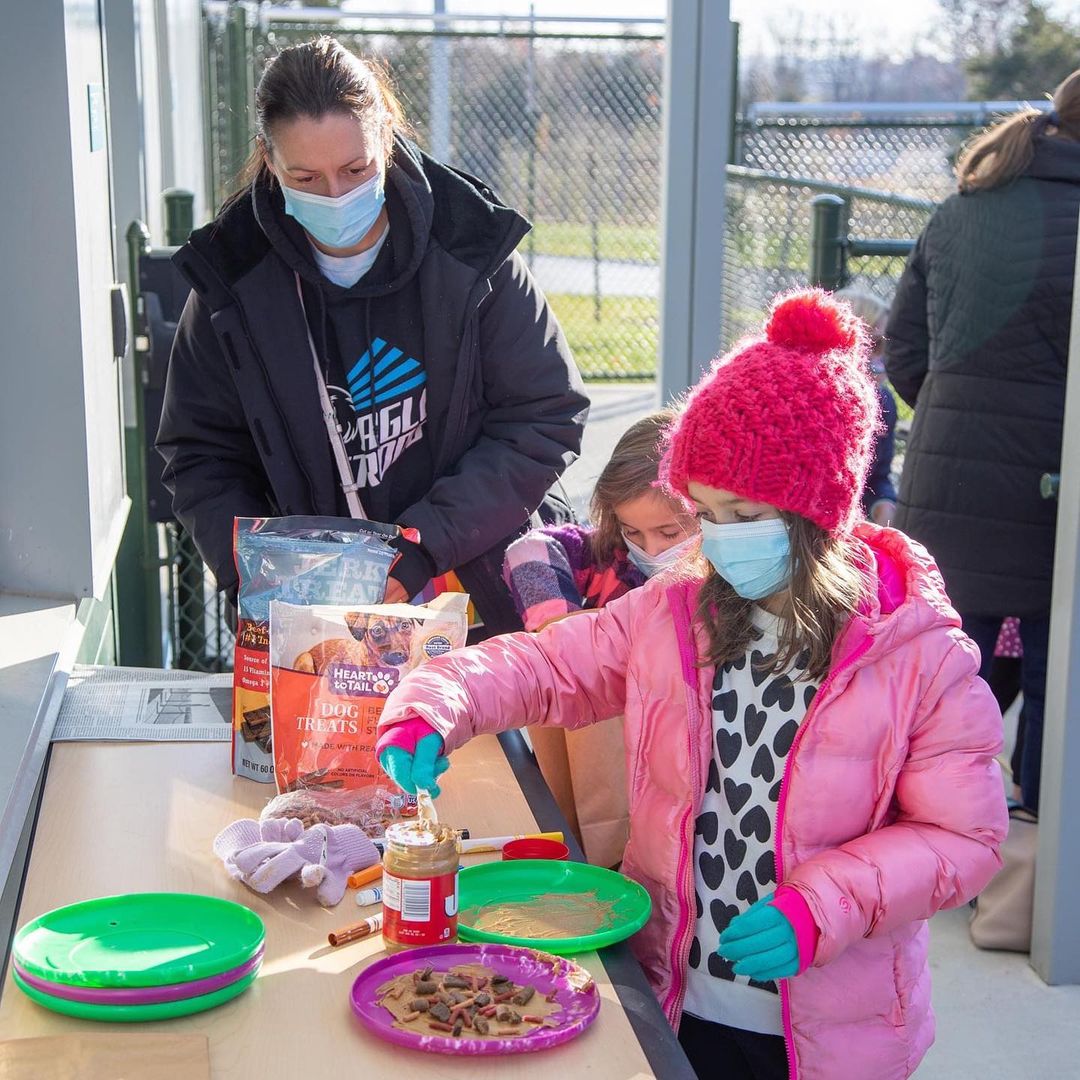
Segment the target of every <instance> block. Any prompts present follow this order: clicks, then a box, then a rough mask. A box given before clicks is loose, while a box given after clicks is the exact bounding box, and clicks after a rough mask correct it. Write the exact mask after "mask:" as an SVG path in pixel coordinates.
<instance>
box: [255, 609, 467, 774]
mask: <svg viewBox="0 0 1080 1080" xmlns="http://www.w3.org/2000/svg"><path fill="white" fill-rule="evenodd" d="M468 603H469V598H468V596H467V595H465V594H463V593H443V594H441V595H440V596H437V597H436V598H435V599H434V600H432V601H431V602H430V603H428V604H422V605H409V604H381V605H373V606H369V607H359V606H349V607H346V606H327V605H314V606H311V607H301V606H298V605H295V604H288V603H284V602H283V601H278V600H275V601H273V602H272V603H271V604H270V668H271V685H270V708H271V718H272V725H273V744H272V745H273V749H274V766H275V768H274V776H275V779H276V780H277V787H278V791H282V792H285V791H295V790H297V789H298V788H321V789H328V788H329V789H346V790H354V789H357V788H363V787H368V786H374V785H377V784H379V783H384V782H385V777H384V775H383V773H382V770H381V769H380V768H379V763H378V761H377V760H376V758H375V728H376V725H377V724H378V722H379V716H380V715H381V714H382V710H383V705H384V704H385V703H386V699H387V697H388V696H389V695H390V692H391V691H392V690H393V689H394V687H396V686H397V684H398V683H399V682H400V681H401V678H402V677H403V676H404V675H405V674H406V673H407V672H409V671H412V669H413V668H415V667H417V666H418V665H420V664H422V663H425V662H426V661H427V660H430V659H432V658H433V657H436V656H442V655H443V654H444V653H447V652H449V651H450V650H451V649H457V648H460V647H461V646H462V645H464V644H465V636H466V633H467V631H468V627H467V611H468Z"/></svg>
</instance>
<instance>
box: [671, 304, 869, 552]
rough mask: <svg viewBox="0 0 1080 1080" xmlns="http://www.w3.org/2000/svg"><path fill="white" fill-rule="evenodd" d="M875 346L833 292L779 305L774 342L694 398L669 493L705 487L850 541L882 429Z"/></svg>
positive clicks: (743, 352) (773, 319)
mask: <svg viewBox="0 0 1080 1080" xmlns="http://www.w3.org/2000/svg"><path fill="white" fill-rule="evenodd" d="M868 346H869V337H868V334H867V331H866V327H865V326H864V324H863V323H862V321H861V320H859V319H858V318H856V317H855V315H854V313H853V312H852V310H851V308H850V307H848V305H847V304H845V303H843V302H842V301H838V300H835V299H833V297H832V296H830V295H829V294H828V293H826V292H824V291H823V290H821V289H807V290H802V291H796V292H790V293H786V294H784V295H782V296H779V297H777V299H776V300H775V301H774V302H773V307H772V310H771V312H770V314H769V320H768V322H767V323H766V324H765V334H764V337H752V338H749V339H746V340H744V341H742V342H740V343H739V344H738V345H737V346H736V347H735V348H734V349H733V350H732V351H731V352H730V353H728V354H727V355H726V356H722V357H719V358H718V359H717V360H715V361H714V362H713V365H712V368H711V370H710V371H709V373H708V374H707V375H705V376H704V377H703V378H702V379H701V381H700V382H699V383H698V384H697V386H695V387H694V389H693V390H692V391H691V392H690V395H689V398H688V400H687V405H686V408H685V410H684V412H683V414H682V416H681V417H680V418H679V420H678V422H677V423H676V424H675V426H674V428H673V429H672V432H671V434H670V436H669V439H668V448H667V453H666V455H665V458H664V462H663V465H662V470H663V478H664V481H665V483H666V484H667V485H668V487H670V488H671V489H672V490H673V491H675V492H676V493H677V494H679V495H682V496H684V497H685V496H686V495H687V485H688V484H689V482H690V481H691V480H695V481H697V482H698V483H701V484H705V485H707V486H708V487H715V488H724V489H726V490H728V491H734V492H735V493H737V494H738V495H741V496H743V497H744V498H746V499H752V500H753V501H755V502H764V503H769V504H770V505H772V506H776V507H778V508H779V509H781V510H787V511H790V512H792V513H795V514H799V515H801V516H802V517H805V518H809V519H810V520H811V521H813V522H816V523H817V524H818V525H820V526H821V527H822V528H823V529H826V530H827V531H828V532H830V533H833V534H842V533H845V532H847V531H849V530H850V529H851V528H852V527H853V526H854V524H855V522H856V520H857V517H858V508H859V502H860V498H861V495H862V490H863V484H864V482H865V480H866V470H867V468H868V467H869V464H870V453H871V448H872V445H873V439H874V435H875V434H876V432H877V430H878V424H879V422H880V405H879V403H878V395H877V389H876V387H875V386H874V384H873V383H872V382H871V379H870V375H869V373H868V372H867V368H866V357H867V353H868V351H869V350H868Z"/></svg>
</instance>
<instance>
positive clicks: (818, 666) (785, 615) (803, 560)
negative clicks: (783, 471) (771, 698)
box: [697, 513, 868, 681]
mask: <svg viewBox="0 0 1080 1080" xmlns="http://www.w3.org/2000/svg"><path fill="white" fill-rule="evenodd" d="M782 517H783V519H784V521H785V523H786V524H787V527H788V535H789V537H790V539H791V562H792V570H791V580H790V584H789V585H788V587H787V589H786V590H785V592H784V606H783V610H782V611H781V612H780V615H781V619H782V622H781V631H780V648H779V651H778V652H777V654H776V657H775V659H774V660H773V661H772V663H771V664H770V665H769V667H770V669H771V670H772V671H775V672H777V673H779V672H782V671H785V670H787V669H788V668H789V667H790V666H791V665H792V664H793V663H794V662H795V659H796V658H797V657H799V656H801V654H803V653H804V652H805V653H806V654H807V655H808V657H809V660H808V663H807V665H806V676H807V677H808V678H810V679H814V680H818V681H820V680H821V679H823V678H825V676H826V675H827V674H828V672H829V668H830V667H831V666H832V656H833V647H834V646H835V645H836V640H837V638H838V637H839V636H840V632H841V631H842V630H843V629H844V627H845V626H846V625H847V623H848V620H849V619H850V618H851V616H852V615H854V614H855V612H856V611H858V609H859V604H860V602H861V601H862V599H863V597H864V596H865V595H866V590H867V588H868V584H867V578H866V575H865V574H863V573H862V571H860V569H859V561H858V553H857V549H856V546H855V543H854V541H853V540H851V539H850V538H845V537H836V536H832V535H831V534H830V533H828V532H826V531H825V530H824V529H823V528H821V526H820V525H815V524H814V523H813V522H812V521H809V520H807V519H806V518H804V517H800V516H799V515H798V514H789V513H784V514H783V515H782ZM753 608H754V601H752V600H744V599H743V598H742V597H741V596H739V594H738V593H737V592H735V590H734V589H733V588H732V587H731V585H730V584H728V582H727V581H726V580H725V579H724V578H722V577H721V576H720V575H719V574H718V573H716V571H715V570H714V569H713V568H712V566H711V565H709V564H707V563H706V577H705V583H704V585H702V587H701V593H700V596H699V600H698V610H697V618H698V620H699V621H700V623H701V625H702V626H703V627H704V628H705V630H706V631H707V634H708V652H707V654H706V655H705V656H704V657H702V658H701V664H702V666H718V665H720V664H725V663H728V662H729V661H733V660H738V659H739V657H741V656H744V655H745V654H746V651H747V649H749V648H750V646H751V645H752V644H753V642H754V641H755V640H756V639H757V631H756V630H755V629H754V626H753V623H752V622H751V614H752V612H753Z"/></svg>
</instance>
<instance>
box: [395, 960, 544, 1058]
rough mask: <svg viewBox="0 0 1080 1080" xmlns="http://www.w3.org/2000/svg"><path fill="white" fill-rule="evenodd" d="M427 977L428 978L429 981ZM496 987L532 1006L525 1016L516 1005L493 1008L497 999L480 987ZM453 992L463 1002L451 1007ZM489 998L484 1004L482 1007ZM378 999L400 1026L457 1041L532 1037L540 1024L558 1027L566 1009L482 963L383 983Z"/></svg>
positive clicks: (404, 1028)
mask: <svg viewBox="0 0 1080 1080" xmlns="http://www.w3.org/2000/svg"><path fill="white" fill-rule="evenodd" d="M421 976H424V977H423V978H422V977H421ZM481 984H484V985H488V984H492V985H495V986H498V987H499V992H500V995H501V994H508V995H511V996H512V997H514V998H517V997H520V998H521V999H522V1000H523V1001H527V1002H528V1003H529V1013H528V1015H525V1016H523V1015H522V1014H521V1013H520V1012H519V1011H518V1010H517V1009H515V1008H513V1007H512V1006H510V1005H494V1004H491V995H490V994H488V993H485V992H476V991H474V990H473V987H474V986H480V985H481ZM452 994H458V995H460V1000H459V1001H457V1002H455V1003H454V1004H453V1005H448V1004H447V1003H446V1000H444V999H449V998H450V997H451V995H452ZM481 999H483V1001H484V1004H482V1003H481ZM376 1001H377V1003H378V1004H379V1005H381V1006H382V1007H383V1008H384V1009H386V1011H387V1012H388V1013H390V1015H391V1016H393V1018H394V1027H397V1028H401V1029H403V1030H405V1031H415V1032H418V1033H420V1034H422V1035H428V1034H430V1033H431V1032H432V1031H436V1032H438V1033H439V1034H444V1035H449V1036H451V1037H452V1038H456V1039H483V1040H490V1039H507V1038H517V1037H519V1036H521V1035H527V1034H528V1033H529V1032H530V1031H532V1030H534V1029H535V1028H536V1027H537V1026H538V1025H542V1026H545V1027H558V1026H559V1024H558V1021H556V1020H554V1019H552V1017H553V1016H554V1014H556V1013H558V1012H561V1011H562V1006H561V1005H559V1004H558V1003H557V1002H556V1001H555V1000H554V996H552V1000H551V1001H548V1000H547V999H546V998H544V997H540V996H537V994H536V988H535V987H534V986H529V985H519V984H516V983H514V982H512V981H511V980H510V979H507V978H506V977H505V976H503V975H497V974H496V973H495V972H493V971H491V970H490V969H489V968H486V967H484V966H483V965H482V964H459V965H456V966H455V967H453V968H452V969H450V970H449V971H434V972H433V971H431V969H430V968H427V969H425V970H423V971H414V972H412V973H411V974H406V975H399V976H398V977H397V978H396V979H391V980H390V981H389V982H387V983H383V985H382V986H380V987H379V989H378V996H377V998H376Z"/></svg>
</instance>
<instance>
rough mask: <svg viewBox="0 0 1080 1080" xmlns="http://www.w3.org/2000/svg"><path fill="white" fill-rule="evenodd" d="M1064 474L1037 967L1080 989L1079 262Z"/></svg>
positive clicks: (1039, 863) (1046, 727)
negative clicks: (1079, 899) (1079, 902)
mask: <svg viewBox="0 0 1080 1080" xmlns="http://www.w3.org/2000/svg"><path fill="white" fill-rule="evenodd" d="M1074 277H1075V280H1074V290H1073V307H1072V327H1071V332H1070V336H1069V370H1070V371H1071V373H1072V374H1071V375H1070V377H1069V378H1067V379H1066V381H1065V425H1064V434H1063V436H1062V441H1061V473H1060V475H1059V476H1058V477H1057V483H1056V484H1055V483H1054V482H1053V481H1052V480H1047V481H1046V483H1045V488H1044V495H1045V494H1046V493H1047V489H1052V488H1056V492H1054V493H1055V494H1056V495H1057V499H1058V515H1057V535H1056V541H1055V547H1054V576H1053V591H1052V594H1051V599H1050V644H1049V655H1048V657H1047V664H1046V708H1045V717H1044V721H1043V743H1042V780H1041V784H1040V787H1039V808H1038V809H1039V850H1038V854H1037V855H1036V857H1035V903H1034V911H1033V913H1032V914H1033V918H1032V927H1031V966H1032V967H1033V968H1034V969H1035V970H1036V971H1037V972H1038V973H1039V975H1040V976H1041V977H1042V978H1043V979H1044V980H1045V981H1046V982H1048V983H1050V985H1051V986H1056V985H1060V984H1063V983H1072V984H1076V983H1080V930H1078V928H1077V923H1076V895H1077V892H1078V891H1080V838H1078V835H1077V831H1076V821H1077V818H1078V817H1080V788H1078V787H1077V785H1076V783H1075V777H1076V773H1077V769H1078V768H1080V476H1078V471H1080V380H1078V379H1077V378H1076V372H1077V364H1078V363H1080V261H1078V262H1077V265H1076V270H1075V275H1074Z"/></svg>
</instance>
